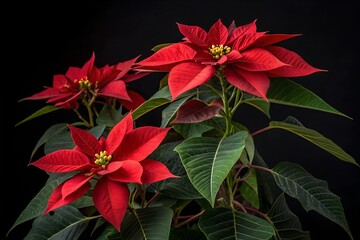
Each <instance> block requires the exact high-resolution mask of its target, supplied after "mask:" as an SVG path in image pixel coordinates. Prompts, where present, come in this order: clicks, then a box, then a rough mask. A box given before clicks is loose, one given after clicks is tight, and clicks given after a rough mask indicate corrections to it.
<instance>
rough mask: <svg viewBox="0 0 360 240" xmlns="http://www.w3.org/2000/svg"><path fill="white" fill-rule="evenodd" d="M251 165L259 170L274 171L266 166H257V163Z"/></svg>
mask: <svg viewBox="0 0 360 240" xmlns="http://www.w3.org/2000/svg"><path fill="white" fill-rule="evenodd" d="M251 167H253V168H255V169H260V170H263V171H267V172H269V173H274V172H273V171H272V170H271V169H270V168H267V167H263V166H258V165H251Z"/></svg>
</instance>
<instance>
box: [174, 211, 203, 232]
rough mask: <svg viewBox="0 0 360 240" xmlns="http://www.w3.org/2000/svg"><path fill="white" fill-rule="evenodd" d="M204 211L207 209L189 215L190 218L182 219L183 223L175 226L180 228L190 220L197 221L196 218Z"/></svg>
mask: <svg viewBox="0 0 360 240" xmlns="http://www.w3.org/2000/svg"><path fill="white" fill-rule="evenodd" d="M204 212H205V209H203V210H201V211H200V212H199V213H197V214H195V215H194V216H192V217H189V218H188V219H186V220H184V221H182V222H181V223H178V224H176V225H175V226H174V227H175V228H180V227H182V226H184V225H186V224H188V223H190V222H192V221H195V220H196V219H198V218H199V217H200V216H201V215H202V214H203V213H204Z"/></svg>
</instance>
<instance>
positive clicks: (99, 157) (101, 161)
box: [95, 151, 112, 169]
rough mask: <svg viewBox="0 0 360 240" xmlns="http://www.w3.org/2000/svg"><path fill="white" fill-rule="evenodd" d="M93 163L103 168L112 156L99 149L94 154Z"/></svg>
mask: <svg viewBox="0 0 360 240" xmlns="http://www.w3.org/2000/svg"><path fill="white" fill-rule="evenodd" d="M95 158H96V159H95V164H97V165H99V166H101V167H102V168H104V169H105V167H106V165H108V163H109V162H110V160H111V158H112V156H111V155H108V154H107V152H106V151H101V152H100V153H99V154H98V153H96V154H95Z"/></svg>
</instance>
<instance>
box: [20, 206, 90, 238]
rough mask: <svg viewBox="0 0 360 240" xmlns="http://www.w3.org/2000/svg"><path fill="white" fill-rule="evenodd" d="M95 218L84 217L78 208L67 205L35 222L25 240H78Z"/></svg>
mask: <svg viewBox="0 0 360 240" xmlns="http://www.w3.org/2000/svg"><path fill="white" fill-rule="evenodd" d="M92 219H93V218H88V217H85V216H84V215H82V214H81V213H80V212H79V210H77V209H76V208H74V207H72V206H69V205H65V206H63V207H61V208H59V209H57V210H55V211H54V214H53V215H50V214H47V215H45V216H41V217H39V218H37V219H35V220H34V222H33V225H32V228H31V230H30V232H29V233H28V235H27V236H26V237H25V240H42V239H43V240H58V239H59V240H60V239H61V240H76V239H78V238H79V237H80V235H81V234H82V232H83V231H84V230H85V228H86V227H87V225H88V222H89V221H90V220H92Z"/></svg>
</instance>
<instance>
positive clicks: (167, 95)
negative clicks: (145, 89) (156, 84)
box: [149, 85, 172, 101]
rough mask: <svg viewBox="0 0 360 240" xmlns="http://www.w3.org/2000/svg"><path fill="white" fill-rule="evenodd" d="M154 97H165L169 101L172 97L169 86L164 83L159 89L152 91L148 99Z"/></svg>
mask: <svg viewBox="0 0 360 240" xmlns="http://www.w3.org/2000/svg"><path fill="white" fill-rule="evenodd" d="M156 98H166V99H168V100H170V101H171V99H172V97H171V93H170V89H169V86H167V85H166V86H165V87H163V88H161V89H159V91H157V92H156V93H154V94H153V95H152V96H151V97H150V98H149V99H156Z"/></svg>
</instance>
